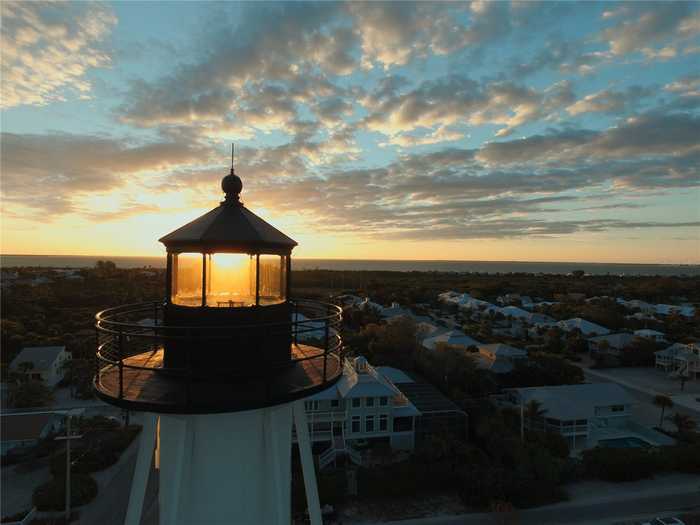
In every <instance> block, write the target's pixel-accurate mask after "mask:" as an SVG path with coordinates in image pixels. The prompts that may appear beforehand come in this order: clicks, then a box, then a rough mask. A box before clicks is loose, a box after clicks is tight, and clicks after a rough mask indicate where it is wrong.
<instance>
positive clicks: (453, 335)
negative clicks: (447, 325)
mask: <svg viewBox="0 0 700 525" xmlns="http://www.w3.org/2000/svg"><path fill="white" fill-rule="evenodd" d="M438 343H444V344H446V345H450V346H457V347H460V348H462V349H464V350H466V349H467V348H469V347H470V346H477V347H478V346H479V345H480V344H481V343H480V342H479V341H477V340H476V339H473V338H471V337H469V336H468V335H466V334H465V333H464V332H462V331H460V330H449V331H447V332H441V333H439V334H437V335H434V336H429V337H426V338H425V339H424V340H423V347H424V348H427V349H428V350H435V349H436V348H437V345H438Z"/></svg>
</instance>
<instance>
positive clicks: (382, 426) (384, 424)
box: [379, 414, 389, 432]
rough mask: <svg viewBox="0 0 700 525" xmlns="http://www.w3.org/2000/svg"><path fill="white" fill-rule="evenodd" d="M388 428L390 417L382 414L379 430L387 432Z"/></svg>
mask: <svg viewBox="0 0 700 525" xmlns="http://www.w3.org/2000/svg"><path fill="white" fill-rule="evenodd" d="M387 428H389V418H388V417H387V415H386V414H381V415H380V416H379V431H380V432H386V429H387Z"/></svg>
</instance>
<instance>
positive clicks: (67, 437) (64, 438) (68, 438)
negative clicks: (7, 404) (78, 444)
mask: <svg viewBox="0 0 700 525" xmlns="http://www.w3.org/2000/svg"><path fill="white" fill-rule="evenodd" d="M71 417H72V416H71V413H70V412H68V413H67V414H66V435H65V436H57V437H56V438H55V439H56V441H65V442H66V525H67V524H68V523H70V496H71V494H70V442H71V440H72V439H80V438H82V437H83V436H82V434H81V435H79V436H71V433H70V420H71Z"/></svg>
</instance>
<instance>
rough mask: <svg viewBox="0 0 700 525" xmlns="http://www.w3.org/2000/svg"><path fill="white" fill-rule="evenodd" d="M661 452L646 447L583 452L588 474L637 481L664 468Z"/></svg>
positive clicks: (585, 468)
mask: <svg viewBox="0 0 700 525" xmlns="http://www.w3.org/2000/svg"><path fill="white" fill-rule="evenodd" d="M659 456H660V454H659V453H658V451H656V450H654V449H644V448H627V449H620V448H616V449H613V448H600V447H597V448H594V449H591V450H585V451H584V452H583V457H582V459H583V466H584V470H585V472H586V474H587V475H589V476H593V477H596V478H599V479H603V480H606V481H637V480H640V479H644V478H650V477H652V476H653V475H654V474H656V473H658V472H660V471H661V470H662V469H663V468H664V464H663V461H660V459H661V458H660V457H659Z"/></svg>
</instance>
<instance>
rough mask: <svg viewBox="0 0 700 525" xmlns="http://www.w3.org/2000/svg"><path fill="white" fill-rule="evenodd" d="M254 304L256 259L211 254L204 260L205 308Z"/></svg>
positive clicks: (234, 254) (230, 254) (238, 255)
mask: <svg viewBox="0 0 700 525" xmlns="http://www.w3.org/2000/svg"><path fill="white" fill-rule="evenodd" d="M254 304H255V256H253V255H248V254H246V253H214V254H212V255H210V256H209V257H208V259H207V306H214V307H217V306H218V307H241V306H253V305H254Z"/></svg>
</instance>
